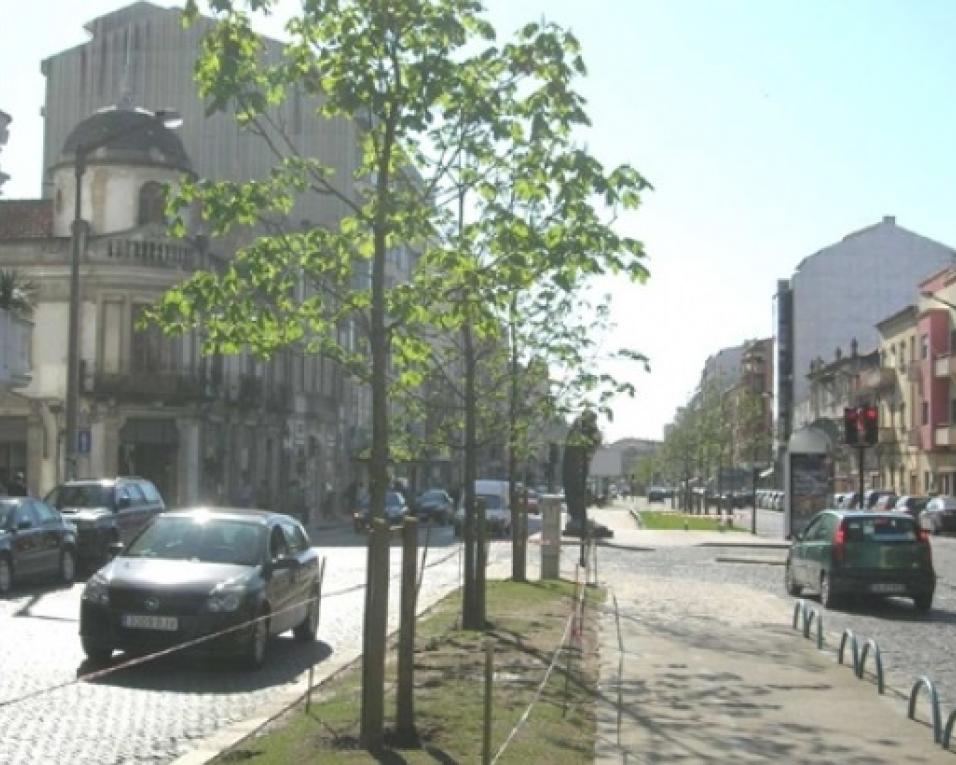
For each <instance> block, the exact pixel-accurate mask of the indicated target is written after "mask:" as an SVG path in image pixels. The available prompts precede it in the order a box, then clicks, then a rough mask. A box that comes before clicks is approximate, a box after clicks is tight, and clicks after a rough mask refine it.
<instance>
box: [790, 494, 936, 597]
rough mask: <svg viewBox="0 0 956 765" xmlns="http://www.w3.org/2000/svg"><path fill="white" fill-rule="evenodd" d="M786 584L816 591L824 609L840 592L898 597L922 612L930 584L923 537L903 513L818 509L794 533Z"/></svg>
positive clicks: (798, 589) (926, 541)
mask: <svg viewBox="0 0 956 765" xmlns="http://www.w3.org/2000/svg"><path fill="white" fill-rule="evenodd" d="M786 587H787V592H788V593H789V594H790V595H794V596H796V595H799V594H800V593H801V591H802V590H804V589H809V590H811V591H813V592H817V593H819V595H820V602H821V603H822V604H823V605H824V606H825V607H827V608H831V607H833V606H834V605H835V604H836V603H837V601H838V600H839V598H840V596H842V595H901V596H903V597H910V598H912V599H913V603H914V604H915V605H916V608H917V610H919V611H928V610H929V609H930V607H931V606H932V604H933V590H934V589H935V588H936V573H935V572H934V571H933V556H932V551H931V550H930V546H929V536H928V534H927V533H926V532H925V531H924V530H923V529H921V528H919V526H918V525H917V524H916V521H914V520H913V519H912V518H911V517H910V516H909V515H906V514H904V513H890V512H887V513H872V512H863V511H852V510H823V511H822V512H820V513H817V514H816V515H815V516H814V517H813V518H812V519H811V520H810V523H808V524H807V527H806V528H805V529H804V530H803V531H802V532H799V533H798V534H797V535H796V536H795V537H794V540H793V544H792V546H791V547H790V554H789V556H788V557H787V568H786Z"/></svg>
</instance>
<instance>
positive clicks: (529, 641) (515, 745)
mask: <svg viewBox="0 0 956 765" xmlns="http://www.w3.org/2000/svg"><path fill="white" fill-rule="evenodd" d="M573 593H574V585H573V583H570V582H542V583H527V584H517V583H514V582H489V583H488V591H487V602H488V607H487V610H488V617H489V620H490V622H491V624H490V626H489V629H488V630H486V631H485V632H477V631H464V630H460V629H458V628H457V622H458V614H459V611H460V600H459V595H458V594H457V593H456V594H454V595H452V596H449V597H448V598H446V599H445V600H444V601H442V602H441V603H439V604H438V606H437V607H436V608H434V609H433V610H432V611H431V612H430V613H429V615H428V617H427V618H425V619H424V620H422V621H420V622H419V625H418V629H417V636H416V637H417V640H416V656H415V689H416V690H415V710H416V726H417V731H418V734H419V737H420V740H421V741H420V744H421V745H420V746H418V747H413V748H400V747H397V746H392V742H393V739H392V737H391V730H389V734H388V735H387V737H386V740H387V743H388V745H389V748H388V749H387V751H386V752H382V753H379V754H378V755H377V756H373V755H372V754H370V753H369V752H367V751H365V750H363V749H360V748H359V747H358V734H359V725H358V721H359V692H360V668H359V667H358V666H356V667H355V668H354V669H352V670H350V671H348V672H346V673H344V674H343V675H341V676H339V677H338V678H336V679H334V680H332V681H330V682H329V683H327V684H326V685H324V686H322V687H321V689H318V690H317V691H316V692H315V693H314V695H313V702H312V708H311V710H310V712H308V713H306V712H305V710H304V707H302V706H299V707H297V708H295V709H293V710H292V711H291V712H289V713H288V714H286V715H285V716H284V717H282V718H280V719H279V720H278V721H277V722H276V723H275V724H273V725H272V726H270V727H269V729H268V730H267V731H265V732H263V733H262V734H260V735H258V736H255V737H252V738H250V739H247V740H245V741H243V742H241V743H240V744H238V745H237V746H236V747H235V748H234V749H232V750H230V751H228V752H225V753H223V754H222V755H220V757H219V758H218V759H217V760H215V762H217V763H238V762H241V763H255V764H256V765H265V764H266V763H275V764H276V765H279V763H282V764H283V765H284V764H285V763H295V762H336V763H338V762H343V763H373V762H403V763H435V762H440V763H445V762H478V761H479V760H480V756H481V732H482V709H483V707H482V687H483V665H484V652H483V650H482V644H483V641H484V640H485V639H486V637H493V638H494V639H495V640H496V642H497V645H496V649H495V670H496V681H495V687H494V712H493V716H492V717H493V727H492V737H491V740H492V742H493V744H492V749H493V750H495V749H497V747H498V746H499V745H500V744H501V743H502V742H503V741H504V740H505V739H506V738H507V736H508V733H509V732H510V731H511V729H512V727H513V726H514V725H515V723H516V722H517V721H518V718H519V717H520V716H521V714H522V713H523V712H524V710H525V708H526V706H527V705H528V704H529V703H530V701H531V699H532V697H533V695H534V692H535V690H536V689H537V687H538V685H539V684H540V682H541V681H542V680H543V678H544V674H545V671H546V669H547V666H548V664H549V663H550V661H551V656H552V654H553V651H554V649H555V647H556V646H557V645H558V644H559V642H560V640H561V636H562V634H563V632H564V628H565V624H566V622H567V618H568V614H569V613H570V608H571V603H572V600H573ZM586 594H587V604H588V605H586V607H585V613H586V618H585V629H584V630H583V637H582V640H583V648H584V652H583V656H584V660H583V661H582V660H581V654H580V652H578V651H576V650H575V651H571V652H569V654H562V655H561V658H560V660H559V662H558V664H557V666H556V668H555V671H554V672H553V673H552V675H551V679H550V681H549V683H548V685H547V686H546V687H545V689H544V692H543V694H542V696H541V699H540V700H539V702H538V703H537V704H536V705H535V707H534V709H533V711H532V713H531V716H530V717H529V719H528V722H527V724H526V725H525V727H524V728H523V729H522V731H521V732H520V733H519V734H518V735H517V736H516V737H515V739H514V740H513V742H512V744H511V745H510V746H509V748H508V750H507V754H506V755H505V756H504V757H503V758H502V762H506V763H507V762H513V763H524V762H529V763H530V762H534V763H539V762H540V763H555V764H556V765H562V764H567V765H570V764H571V763H575V764H577V763H591V762H592V761H593V748H594V735H595V722H594V698H595V694H596V693H597V679H598V678H597V672H598V655H597V618H598V615H597V613H596V611H595V610H594V606H595V605H596V604H597V603H598V602H601V601H603V597H604V594H603V592H602V591H601V590H597V589H593V588H590V589H588V590H586ZM569 655H570V657H571V665H570V666H571V670H570V675H569V679H570V682H567V683H566V682H565V675H566V671H565V670H566V668H567V659H568V656H569ZM394 658H395V656H394V651H392V652H391V653H390V661H389V666H388V670H387V672H388V674H387V680H388V683H389V690H388V691H387V697H386V707H385V708H386V715H387V716H388V719H389V722H391V720H392V719H394V711H395V696H394V687H392V685H391V684H392V683H393V682H394V680H395V663H394ZM565 691H567V700H565Z"/></svg>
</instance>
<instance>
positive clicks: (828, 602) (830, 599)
mask: <svg viewBox="0 0 956 765" xmlns="http://www.w3.org/2000/svg"><path fill="white" fill-rule="evenodd" d="M836 601H837V599H836V595H835V594H834V593H833V586H832V583H831V582H830V577H829V576H827V575H826V572H824V573H822V574H820V605H822V606H823V607H824V608H833V607H835V606H836Z"/></svg>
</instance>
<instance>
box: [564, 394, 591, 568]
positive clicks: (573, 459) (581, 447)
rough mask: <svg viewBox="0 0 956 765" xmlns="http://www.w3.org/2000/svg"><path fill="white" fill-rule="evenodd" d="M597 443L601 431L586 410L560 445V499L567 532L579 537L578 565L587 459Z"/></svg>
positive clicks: (583, 533) (583, 536) (584, 527)
mask: <svg viewBox="0 0 956 765" xmlns="http://www.w3.org/2000/svg"><path fill="white" fill-rule="evenodd" d="M600 444H601V431H600V430H599V429H598V426H597V415H596V414H595V413H594V412H593V411H591V410H590V409H586V410H585V411H583V412H582V413H581V414H580V415H578V417H577V418H576V419H575V420H574V422H573V423H572V424H571V429H570V430H569V431H568V436H567V438H566V439H565V442H564V461H563V462H562V465H561V475H562V479H563V480H564V497H565V501H566V502H567V505H568V519H569V520H568V524H567V527H568V529H574V530H577V531H578V533H580V535H581V541H582V544H581V565H582V566H584V565H585V564H586V560H585V555H586V553H585V545H584V540H585V539H586V538H587V535H588V525H587V524H588V518H587V496H588V492H587V485H588V471H589V470H590V467H591V458H592V457H593V456H594V452H595V451H597V448H598V446H600Z"/></svg>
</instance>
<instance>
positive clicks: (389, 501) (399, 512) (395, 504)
mask: <svg viewBox="0 0 956 765" xmlns="http://www.w3.org/2000/svg"><path fill="white" fill-rule="evenodd" d="M369 512H370V511H369V498H368V497H364V498H362V499H360V500H359V507H358V509H357V510H356V511H355V513H353V515H352V521H353V523H354V526H355V533H356V534H360V533H362V532H363V531H368V528H369V523H370V515H369ZM407 514H408V505H407V504H405V497H404V496H403V495H402V493H401V492H399V491H387V492H385V520H387V521H388V523H389V525H390V526H397V525H399V524H400V523H401V522H402V521H403V520H405V516H406V515H407Z"/></svg>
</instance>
